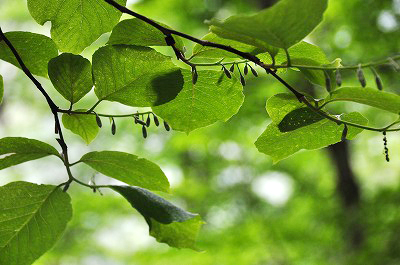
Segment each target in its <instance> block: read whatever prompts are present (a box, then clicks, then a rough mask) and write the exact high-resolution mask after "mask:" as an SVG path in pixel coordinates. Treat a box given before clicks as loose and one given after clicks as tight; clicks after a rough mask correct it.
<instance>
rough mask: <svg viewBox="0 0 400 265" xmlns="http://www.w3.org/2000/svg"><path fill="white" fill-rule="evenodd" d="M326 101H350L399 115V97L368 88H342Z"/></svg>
mask: <svg viewBox="0 0 400 265" xmlns="http://www.w3.org/2000/svg"><path fill="white" fill-rule="evenodd" d="M326 100H327V101H352V102H357V103H361V104H365V105H369V106H372V107H375V108H379V109H383V110H386V111H390V112H393V113H396V114H400V96H399V95H396V94H393V93H388V92H384V91H379V90H377V89H373V88H368V87H342V88H339V89H337V90H335V91H333V92H332V94H331V96H329V97H328V98H327V99H326Z"/></svg>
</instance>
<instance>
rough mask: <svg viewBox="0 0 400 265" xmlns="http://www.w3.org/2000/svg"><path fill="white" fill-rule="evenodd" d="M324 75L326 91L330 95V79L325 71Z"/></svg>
mask: <svg viewBox="0 0 400 265" xmlns="http://www.w3.org/2000/svg"><path fill="white" fill-rule="evenodd" d="M324 74H325V87H326V90H327V91H328V92H329V93H330V92H331V90H332V85H331V78H330V77H329V74H328V73H327V72H326V71H324Z"/></svg>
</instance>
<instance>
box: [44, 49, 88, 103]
mask: <svg viewBox="0 0 400 265" xmlns="http://www.w3.org/2000/svg"><path fill="white" fill-rule="evenodd" d="M49 77H50V80H51V82H52V83H53V85H54V87H55V89H57V91H58V92H60V94H61V95H62V96H63V97H64V98H65V99H66V100H68V101H70V102H71V103H72V104H74V103H76V102H78V101H79V100H80V99H81V98H82V97H83V96H85V95H86V94H87V93H88V92H89V91H90V90H91V89H92V87H93V79H92V65H91V64H90V61H89V60H88V59H85V58H83V57H82V56H80V55H73V54H71V53H63V54H61V55H59V56H58V57H56V58H54V59H52V60H51V61H50V62H49Z"/></svg>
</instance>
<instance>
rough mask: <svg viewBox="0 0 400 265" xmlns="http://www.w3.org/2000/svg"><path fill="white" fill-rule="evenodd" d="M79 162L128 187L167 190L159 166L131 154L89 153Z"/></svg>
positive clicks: (167, 185) (165, 180)
mask: <svg viewBox="0 0 400 265" xmlns="http://www.w3.org/2000/svg"><path fill="white" fill-rule="evenodd" d="M80 161H81V162H83V163H85V164H87V165H89V166H91V167H92V168H94V169H95V170H97V171H98V172H100V173H102V174H104V175H106V176H109V177H112V178H115V179H117V180H120V181H122V182H125V183H126V184H129V185H133V186H139V187H142V188H146V189H150V190H158V191H165V192H168V190H169V182H168V179H167V177H166V176H165V174H164V172H163V171H162V170H161V168H160V167H159V166H157V165H156V164H154V163H153V162H150V161H149V160H147V159H144V158H139V157H137V156H135V155H132V154H128V153H123V152H116V151H102V152H90V153H87V154H85V155H84V156H83V157H82V158H81V160H80Z"/></svg>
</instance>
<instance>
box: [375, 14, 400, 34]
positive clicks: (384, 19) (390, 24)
mask: <svg viewBox="0 0 400 265" xmlns="http://www.w3.org/2000/svg"><path fill="white" fill-rule="evenodd" d="M377 23H378V26H379V29H380V30H381V31H383V32H391V31H395V30H396V29H397V27H398V23H397V19H396V17H395V16H394V15H393V14H392V12H390V11H388V10H384V11H382V12H381V13H380V14H379V16H378V21H377Z"/></svg>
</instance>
